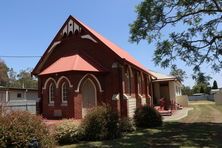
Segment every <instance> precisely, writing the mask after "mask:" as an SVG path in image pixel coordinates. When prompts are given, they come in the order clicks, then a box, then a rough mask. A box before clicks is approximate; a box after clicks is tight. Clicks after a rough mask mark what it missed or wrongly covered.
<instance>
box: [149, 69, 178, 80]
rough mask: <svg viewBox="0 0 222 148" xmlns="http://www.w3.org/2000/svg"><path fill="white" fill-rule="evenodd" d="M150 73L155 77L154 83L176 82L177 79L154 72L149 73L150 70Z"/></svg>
mask: <svg viewBox="0 0 222 148" xmlns="http://www.w3.org/2000/svg"><path fill="white" fill-rule="evenodd" d="M150 73H151V74H153V75H155V76H156V78H157V79H156V80H155V81H172V80H177V78H176V77H175V76H172V75H165V74H162V73H158V72H154V71H151V70H150Z"/></svg>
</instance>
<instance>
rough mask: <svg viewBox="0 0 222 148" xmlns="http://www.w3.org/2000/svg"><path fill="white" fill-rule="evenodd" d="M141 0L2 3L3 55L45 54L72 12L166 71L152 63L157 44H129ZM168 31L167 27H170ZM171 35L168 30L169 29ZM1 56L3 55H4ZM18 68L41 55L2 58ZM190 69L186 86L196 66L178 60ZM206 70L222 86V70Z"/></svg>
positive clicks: (0, 32) (0, 35)
mask: <svg viewBox="0 0 222 148" xmlns="http://www.w3.org/2000/svg"><path fill="white" fill-rule="evenodd" d="M140 1H141V0H111V1H106V0H93V1H91V0H66V1H59V0H38V1H30V0H22V1H13V0H7V1H1V2H0V56H2V55H35V56H38V55H39V56H41V55H42V54H43V52H44V51H45V49H46V48H47V47H48V45H49V44H50V42H51V40H52V39H53V37H54V36H55V34H56V33H57V31H58V30H59V29H60V27H61V26H62V24H63V23H64V21H65V20H66V19H67V17H68V16H69V15H73V16H74V17H76V18H78V19H79V20H81V21H82V22H84V23H85V24H86V25H88V26H90V27H91V28H93V29H94V30H96V31H97V32H99V33H100V34H102V35H103V36H105V37H106V38H108V39H109V40H111V41H112V42H114V43H115V44H117V45H119V46H120V47H122V48H124V49H125V50H126V51H128V52H129V53H130V54H131V55H133V56H134V57H135V58H136V59H137V60H138V61H140V62H141V63H142V64H144V65H145V66H146V67H148V68H149V69H152V70H154V71H157V72H162V73H165V74H168V73H169V69H163V68H160V67H156V66H155V65H154V63H153V62H152V58H153V52H154V49H155V46H154V45H155V44H154V43H153V44H148V43H147V42H146V41H142V42H140V43H139V44H138V45H137V44H132V43H129V42H128V40H129V24H130V23H132V22H133V20H135V18H136V13H135V11H134V10H135V6H136V5H137V4H138V3H139V2H140ZM166 30H167V29H166ZM165 33H166V34H167V31H166V32H165ZM0 58H1V57H0ZM2 59H3V60H4V61H5V62H6V64H7V65H8V66H9V67H11V68H13V69H14V70H15V71H17V72H18V71H20V70H21V69H26V68H33V67H35V65H36V64H37V62H38V60H39V58H23V59H21V58H17V59H16V58H2ZM178 67H179V68H182V69H184V70H185V71H186V72H187V75H188V78H187V79H186V80H185V81H184V84H185V85H190V86H192V85H193V83H194V81H193V80H192V79H191V76H190V75H191V74H192V69H191V68H190V67H187V66H185V65H184V64H183V63H181V62H179V61H178ZM203 69H204V71H205V72H206V73H207V74H209V75H211V77H214V79H216V80H217V82H218V84H219V86H222V82H221V81H219V80H221V79H220V78H221V76H222V73H219V74H215V73H213V72H212V71H211V69H210V68H209V67H204V68H203Z"/></svg>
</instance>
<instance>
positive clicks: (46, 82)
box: [42, 77, 56, 89]
mask: <svg viewBox="0 0 222 148" xmlns="http://www.w3.org/2000/svg"><path fill="white" fill-rule="evenodd" d="M50 80H52V81H53V82H54V83H55V85H56V81H55V79H53V78H52V77H49V78H48V79H47V80H46V81H45V84H44V86H43V88H42V89H46V86H47V84H48V82H49V81H50Z"/></svg>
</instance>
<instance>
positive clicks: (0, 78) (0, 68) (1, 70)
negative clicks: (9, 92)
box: [0, 59, 9, 86]
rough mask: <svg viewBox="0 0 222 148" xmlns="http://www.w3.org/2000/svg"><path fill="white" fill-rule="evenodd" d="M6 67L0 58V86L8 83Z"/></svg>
mask: <svg viewBox="0 0 222 148" xmlns="http://www.w3.org/2000/svg"><path fill="white" fill-rule="evenodd" d="M8 70H9V69H8V67H7V65H6V64H5V62H4V61H3V60H1V59H0V86H6V85H7V83H8V80H9V78H8Z"/></svg>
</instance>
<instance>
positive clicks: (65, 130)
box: [54, 120, 79, 144]
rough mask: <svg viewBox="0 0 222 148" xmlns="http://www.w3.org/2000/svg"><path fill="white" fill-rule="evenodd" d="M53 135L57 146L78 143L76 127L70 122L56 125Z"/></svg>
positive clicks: (65, 121)
mask: <svg viewBox="0 0 222 148" xmlns="http://www.w3.org/2000/svg"><path fill="white" fill-rule="evenodd" d="M54 135H55V139H56V141H57V142H58V143H59V144H71V143H77V142H78V141H79V129H78V126H77V125H76V124H75V123H74V122H73V121H72V120H64V121H63V122H62V123H60V124H59V125H56V126H55V129H54Z"/></svg>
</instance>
